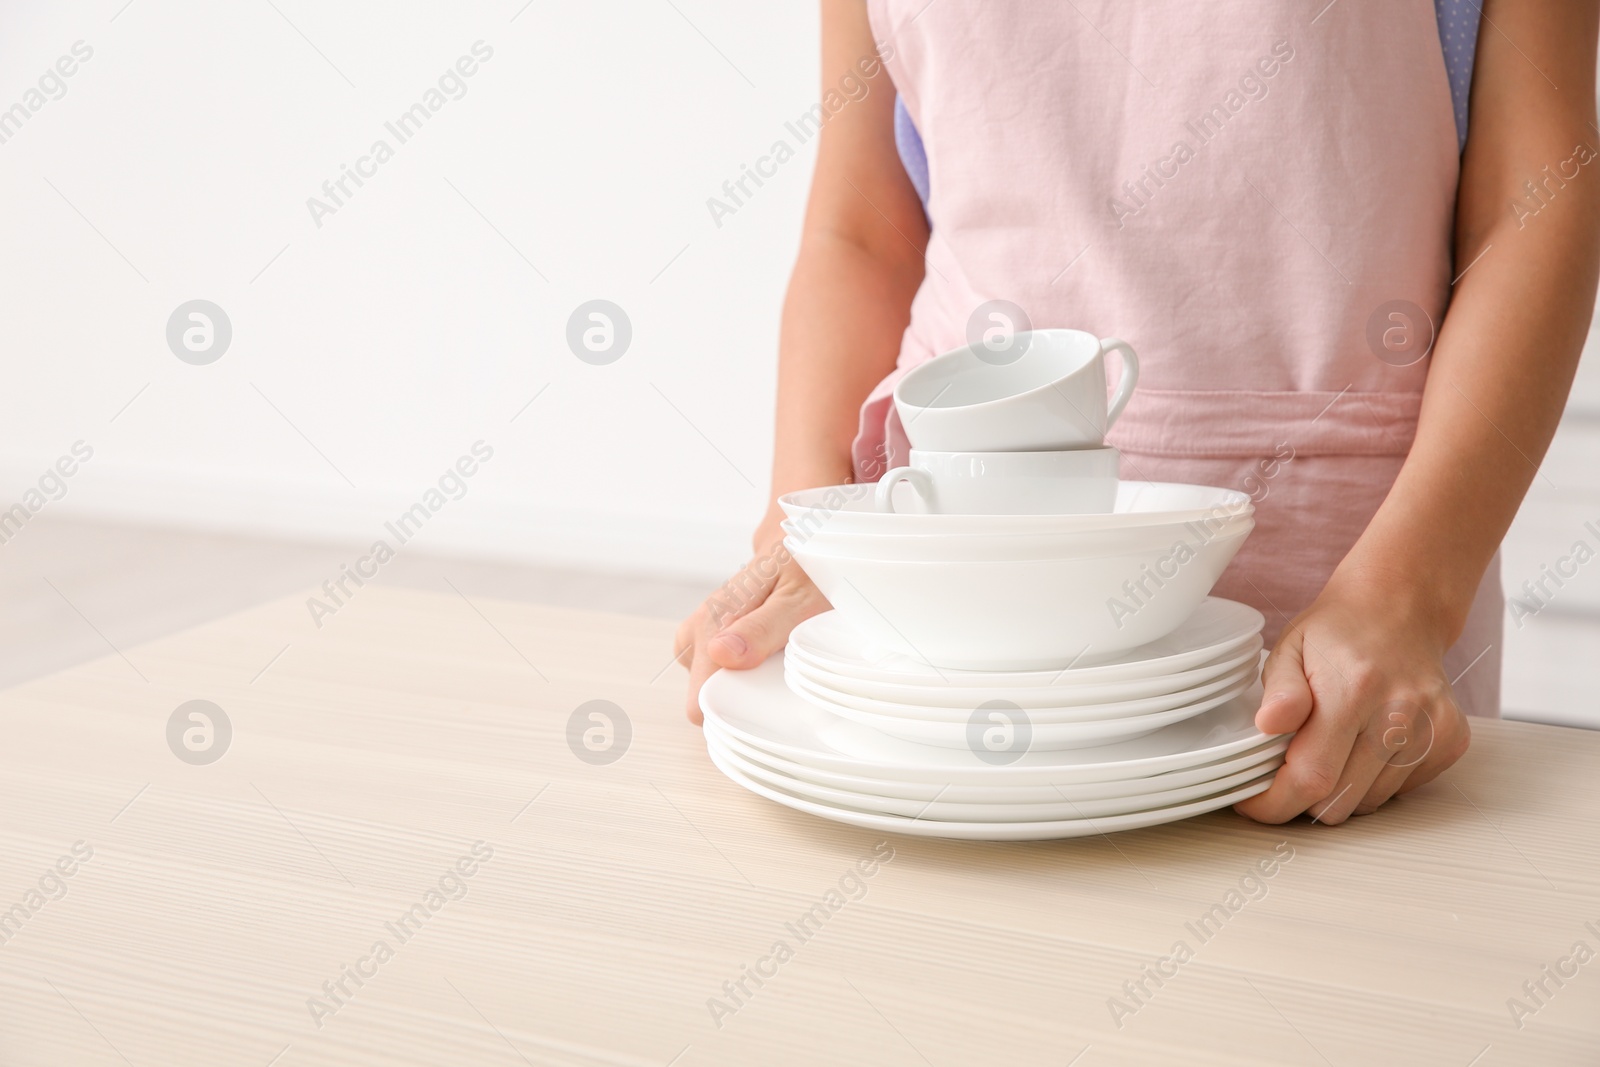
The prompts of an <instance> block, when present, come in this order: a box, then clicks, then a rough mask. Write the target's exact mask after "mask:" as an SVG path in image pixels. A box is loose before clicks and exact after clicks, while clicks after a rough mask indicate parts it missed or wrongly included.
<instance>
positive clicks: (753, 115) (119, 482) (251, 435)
mask: <svg viewBox="0 0 1600 1067" xmlns="http://www.w3.org/2000/svg"><path fill="white" fill-rule="evenodd" d="M125 2H126V0H105V2H97V3H93V4H84V5H76V4H74V5H30V6H29V7H28V8H26V9H22V5H19V4H10V5H7V12H6V14H5V16H4V23H5V26H4V32H3V33H0V70H3V71H5V72H7V73H6V74H5V76H4V78H0V108H4V107H9V106H10V105H11V104H12V103H15V102H18V101H21V100H23V99H24V93H25V91H26V90H27V89H28V88H30V86H33V85H34V84H35V79H36V78H37V77H38V75H39V74H41V73H43V72H44V71H45V70H46V69H47V68H49V67H50V66H51V65H52V64H53V63H54V62H55V61H56V60H57V58H58V57H59V56H62V55H65V54H68V53H69V52H70V50H71V48H72V46H73V44H74V43H75V42H77V41H80V40H81V41H83V42H85V44H86V45H87V46H88V47H90V48H92V49H93V56H92V58H91V59H89V60H88V61H86V62H84V63H82V65H81V66H80V68H79V69H78V70H77V71H76V73H74V74H73V75H72V77H71V78H70V79H66V81H65V84H66V92H65V95H63V96H61V98H60V99H53V100H50V101H49V102H47V103H46V104H44V106H43V107H41V108H40V109H39V110H38V111H37V113H35V114H33V115H32V116H31V117H30V118H28V119H27V120H26V122H25V123H24V124H23V126H22V128H21V129H20V131H18V132H16V133H14V134H13V135H12V136H11V137H10V139H9V140H7V141H6V142H5V143H3V144H0V196H3V197H4V200H5V203H6V211H5V213H4V222H3V227H4V228H3V233H4V238H3V240H4V246H5V253H4V255H3V256H0V321H3V322H4V324H5V342H6V344H5V355H4V360H5V368H6V372H5V383H6V388H5V389H4V390H3V392H0V507H4V506H7V505H9V504H10V503H11V502H12V501H14V500H16V499H17V498H18V497H19V495H20V494H21V493H22V492H23V491H24V490H25V489H26V487H27V486H28V485H29V484H31V483H32V482H33V481H34V480H36V479H37V478H38V476H39V474H40V473H41V472H42V471H43V470H44V468H45V467H46V466H47V465H48V464H50V463H51V462H53V461H54V460H55V459H56V458H57V457H58V456H59V455H61V454H63V453H65V452H66V451H67V450H68V449H69V447H70V446H71V444H72V443H73V442H74V441H75V440H77V439H80V438H81V439H83V440H85V441H87V442H88V443H90V444H91V445H92V446H93V448H94V449H95V454H94V458H93V460H92V461H90V462H89V463H88V464H87V465H86V466H85V467H84V468H83V470H82V471H81V472H80V473H78V474H77V475H75V476H74V477H73V478H72V479H71V480H70V482H69V486H70V489H69V491H68V493H67V495H66V496H65V498H64V499H62V500H61V501H60V502H56V503H52V504H50V505H49V506H50V507H51V508H52V509H58V510H59V512H60V513H66V512H68V511H72V510H76V511H82V512H100V513H106V512H109V513H114V514H119V515H125V516H131V517H135V518H140V519H153V520H158V521H170V522H183V523H194V524H203V525H209V526H218V527H229V528H238V529H244V530H249V531H253V532H283V533H292V534H297V535H314V536H333V537H338V538H341V539H349V540H351V541H353V542H358V543H363V544H364V543H366V542H367V541H369V540H370V539H371V538H373V537H376V536H379V535H381V533H382V522H383V521H384V520H385V519H387V518H389V517H391V516H392V515H393V514H395V513H396V512H398V511H400V510H403V509H404V508H406V507H408V506H409V505H410V504H411V503H413V502H415V501H416V500H417V499H418V497H419V496H420V495H421V494H422V492H423V491H424V490H425V489H426V488H427V487H428V486H429V485H430V484H432V482H433V481H434V479H435V478H437V476H438V475H439V473H441V472H442V471H444V470H445V469H446V468H447V467H448V466H449V465H450V464H451V463H452V462H453V461H454V460H455V458H456V457H457V456H459V455H461V454H462V453H463V452H465V451H466V450H467V449H468V447H469V445H470V444H471V443H472V442H473V441H475V440H478V439H480V438H482V439H484V440H486V441H488V442H489V443H490V444H492V446H493V447H494V448H495V450H496V453H495V458H494V460H493V461H492V462H490V463H489V464H488V465H487V466H486V467H485V468H484V470H483V472H482V473H480V474H479V475H478V476H476V477H475V478H474V479H473V480H472V481H471V482H470V489H469V492H468V493H467V495H466V496H465V497H464V498H463V499H461V500H460V501H458V502H454V503H452V504H451V505H450V506H448V507H447V508H445V509H444V510H443V511H442V512H441V513H440V515H439V516H438V517H437V518H436V519H435V520H433V522H432V523H431V524H430V526H429V528H428V531H427V534H426V539H427V544H428V547H429V548H430V549H435V550H448V549H476V550H488V551H494V552H498V553H505V554H510V555H517V556H523V557H528V558H537V559H545V560H561V561H582V562H589V563H596V564H604V565H607V566H610V567H613V568H616V567H625V568H632V569H648V570H656V571H676V572H680V573H691V574H703V575H708V576H709V575H712V574H716V573H718V572H720V571H722V570H723V568H725V567H727V566H729V565H732V564H734V563H737V562H738V561H739V560H741V559H742V558H743V553H744V551H745V549H746V547H747V539H748V534H749V531H750V529H751V528H752V526H753V524H754V522H755V521H756V519H757V517H758V516H759V514H760V511H761V508H762V503H763V500H764V497H765V490H766V483H767V469H768V465H769V462H770V434H771V430H770V425H771V416H770V409H771V403H772V389H773V364H774V354H775V347H776V332H777V315H778V307H779V304H780V301H781V298H782V293H783V287H784V283H785V281H786V278H787V273H788V268H789V266H790V263H791V261H792V258H793V255H794V248H795V244H796V239H797V231H798V220H799V214H800V210H801V206H802V204H803V199H804V194H805V189H806V185H807V182H808V180H809V175H810V168H811V159H812V152H811V149H812V148H813V147H814V145H813V146H804V147H802V148H801V151H800V155H799V156H798V157H797V158H796V159H794V160H793V161H791V162H789V163H788V164H787V165H786V166H785V167H784V168H783V169H782V170H781V172H780V173H779V174H778V176H777V177H776V178H774V179H772V180H771V181H769V182H768V183H767V184H766V186H765V187H764V188H762V189H761V190H759V194H758V195H756V196H755V197H753V198H752V199H751V200H750V201H749V202H748V204H747V205H746V206H745V207H744V208H743V209H742V210H740V211H739V212H738V213H737V214H736V215H735V216H733V217H730V218H725V219H723V220H722V225H721V227H720V228H719V227H718V226H716V225H714V223H713V220H712V218H711V215H710V213H709V212H708V210H707V207H706V199H707V197H709V196H711V195H713V194H715V193H717V192H718V190H719V189H720V187H721V185H722V183H723V181H724V180H725V179H727V178H729V177H737V176H738V174H739V171H740V166H741V164H743V163H746V162H749V161H751V160H753V159H755V158H756V157H757V156H758V155H760V154H762V153H764V152H765V151H767V149H768V148H769V146H770V145H771V144H772V142H773V141H774V140H775V139H776V138H778V137H780V136H783V135H784V129H783V123H784V121H785V120H786V119H788V118H791V117H793V116H794V115H796V114H799V113H800V112H802V111H803V110H805V109H806V108H807V107H809V106H810V105H811V104H812V102H813V101H814V99H815V95H816V88H815V83H816V74H815V70H814V62H815V61H814V53H815V39H816V25H815V18H816V15H815V4H814V3H811V2H805V3H792V4H784V5H738V4H730V3H725V2H724V3H716V2H713V0H673V3H672V4H668V3H663V2H661V0H614V2H600V3H584V4H559V5H558V4H550V3H546V2H544V0H538V2H535V3H533V4H531V5H529V6H527V8H526V9H525V10H522V11H521V13H520V14H519V9H520V8H522V7H523V3H524V0H508V2H504V3H493V4H482V3H477V4H463V3H453V4H443V3H415V4H400V5H397V4H379V3H377V2H374V0H365V2H360V3H350V2H344V3H339V4H317V3H311V2H308V0H272V3H268V2H267V0H260V2H251V3H229V4H216V3H202V2H199V0H134V2H133V3H132V4H131V5H128V6H126V7H124V6H123V5H124V4H125ZM273 4H276V9H275V8H274V6H273ZM674 5H675V6H674ZM280 12H281V14H280ZM291 23H292V25H291ZM302 34H303V36H302ZM479 40H481V41H483V42H485V44H486V45H487V46H488V47H490V48H492V49H493V57H492V58H491V59H489V60H487V61H486V62H484V63H482V64H481V66H480V67H479V69H478V70H477V72H476V73H475V74H474V75H473V76H472V77H471V78H470V79H466V81H465V85H466V93H465V95H464V96H463V97H462V98H460V99H452V100H450V101H449V102H448V103H446V104H445V105H444V106H443V107H442V108H441V109H440V110H439V111H438V113H437V114H434V115H433V116H432V117H431V118H430V119H429V120H428V122H427V123H426V125H425V127H424V128H423V129H422V130H421V131H420V132H418V133H417V134H416V135H415V137H414V139H412V140H410V141H409V142H407V143H404V144H400V143H399V142H398V141H397V140H396V138H394V137H393V136H392V135H391V134H389V133H388V132H387V131H385V129H384V123H385V122H386V121H388V120H391V119H393V118H395V117H396V116H398V115H399V114H400V113H401V112H402V111H404V110H405V109H406V108H407V107H408V106H410V105H411V104H412V103H415V102H417V101H418V100H419V99H421V98H422V96H423V93H424V91H425V90H427V89H428V88H430V87H431V86H433V85H434V84H435V82H436V80H437V79H438V77H439V75H440V74H441V73H442V72H445V71H446V70H447V69H448V68H450V67H451V65H452V64H453V63H455V61H456V60H457V58H458V57H460V56H463V55H466V54H469V52H470V50H471V47H472V45H473V44H474V42H476V41H479ZM319 52H320V53H321V54H319ZM719 53H720V54H719ZM324 57H325V58H324ZM351 83H353V85H352V84H351ZM379 137H382V138H384V139H385V140H387V141H388V142H389V143H390V145H391V146H392V147H394V157H393V159H392V160H390V161H388V162H387V163H384V164H383V165H381V166H379V167H378V168H377V174H376V175H375V176H373V177H372V178H370V179H369V180H367V183H366V184H365V186H363V187H361V188H360V189H358V190H356V191H355V195H353V196H352V197H351V198H350V199H349V200H348V202H347V204H346V205H345V206H344V207H342V208H340V209H339V210H338V211H337V212H336V214H334V215H331V216H327V217H324V218H323V219H322V220H321V221H322V225H321V226H320V228H319V227H318V226H317V225H316V224H315V223H314V221H313V219H312V217H311V213H310V212H309V210H308V208H307V203H306V202H307V198H308V197H311V196H313V195H319V196H320V195H321V193H320V190H321V186H322V184H323V182H324V181H325V180H327V179H329V178H335V177H338V175H339V172H340V166H341V164H350V165H354V164H355V163H356V161H357V159H358V158H359V157H360V156H362V155H365V154H366V153H367V150H368V148H369V146H370V145H371V144H372V142H373V141H374V140H375V139H376V138H379ZM452 184H453V186H454V188H452ZM52 186H54V188H52ZM351 188H354V187H353V186H352V187H351ZM58 190H59V192H58ZM456 190H459V193H458V192H457V191H456ZM463 197H465V200H467V201H470V206H469V204H468V203H467V202H464V199H463ZM69 202H70V203H69ZM475 208H476V210H474V209H475ZM478 212H481V213H482V216H486V217H487V220H488V221H486V220H485V218H484V217H480V215H479V214H478ZM80 213H81V215H80ZM497 230H498V233H497ZM502 235H503V236H502ZM513 246H514V247H513ZM280 253H281V254H280ZM274 257H276V258H274ZM269 261H270V262H271V266H270V267H268V266H267V264H268V263H269ZM669 263H670V264H671V265H670V266H668V264H669ZM530 264H531V265H530ZM263 268H266V269H265V270H264V271H263ZM541 274H542V275H543V277H541V276H540V275H541ZM258 275H259V276H258ZM658 275H659V276H658ZM596 297H600V298H606V299H609V300H612V301H614V302H616V303H617V304H619V305H621V306H622V307H623V308H624V309H625V311H626V312H627V314H628V315H629V317H630V318H631V320H632V325H633V340H632V344H631V347H630V349H629V350H628V351H627V353H626V354H625V355H624V356H623V357H622V358H621V359H620V360H618V361H617V362H615V363H614V364H612V365H609V366H593V365H589V364H586V363H584V362H581V361H580V360H578V359H577V358H575V357H574V355H573V354H572V353H571V352H570V351H569V350H568V348H567V345H566V341H565V330H566V321H567V318H568V316H569V314H570V313H571V312H572V310H573V309H574V308H575V307H576V306H577V305H578V304H579V303H581V302H583V301H586V300H589V299H592V298H596ZM193 298H204V299H208V300H211V301H214V302H215V303H217V304H218V305H220V306H221V307H222V308H223V309H224V310H225V311H226V313H227V315H228V316H229V318H230V319H231V322H232V326H233V331H234V336H233V340H232V344H231V347H230V349H229V350H228V351H227V352H226V353H225V355H224V356H223V357H222V358H221V359H220V360H218V361H217V362H215V363H213V364H211V365H209V366H190V365H188V364H185V363H182V362H180V361H179V360H178V359H177V358H175V357H174V355H173V354H172V352H171V351H169V350H168V347H167V344H166V339H165V329H166V322H167V319H168V316H169V315H170V314H171V312H172V311H173V310H174V308H175V307H177V305H179V304H180V303H182V302H184V301H187V300H190V299H193ZM546 385H548V388H547V389H546V391H545V392H543V393H542V394H541V395H540V397H539V399H538V400H537V401H536V402H535V403H534V404H533V405H532V406H531V407H530V408H528V409H527V411H526V412H525V413H524V414H523V415H522V416H521V417H520V418H518V419H517V421H516V422H515V423H511V422H510V421H509V420H510V419H511V418H512V416H513V415H514V414H515V413H516V412H517V411H518V410H519V409H520V408H521V407H522V405H523V404H524V403H525V402H526V401H527V400H528V399H529V398H530V397H532V396H534V395H535V393H536V392H538V391H539V390H540V389H541V388H543V387H545V386H546ZM146 386H148V388H146ZM141 389H143V390H144V391H143V392H142V393H140V392H139V391H140V390H141ZM136 394H138V399H137V400H136V401H134V403H133V404H132V405H131V406H129V407H127V409H126V410H125V411H123V413H122V414H121V415H120V416H117V417H116V420H115V422H112V421H111V420H112V418H113V416H116V415H117V412H118V411H119V410H120V409H122V408H123V406H124V405H125V404H127V403H128V401H129V399H130V398H132V397H134V396H135V395H136ZM268 400H270V404H269V403H268ZM272 405H276V406H277V408H279V409H281V412H282V415H280V414H279V413H278V412H277V411H275V410H274V409H273V406H272ZM674 406H675V407H676V409H677V410H675V409H674ZM286 419H287V421H286ZM290 423H292V424H293V426H291V425H290ZM301 434H303V435H304V439H303V438H302V436H301ZM308 441H309V442H310V443H308ZM313 445H314V446H315V447H314V448H313ZM317 450H320V451H321V452H322V453H323V454H325V455H326V457H327V459H326V460H324V459H323V458H321V457H319V455H318V452H317ZM333 468H337V470H338V472H342V474H343V477H341V474H340V473H337V472H336V471H335V470H334V469H333ZM345 478H348V480H349V483H351V484H347V483H346V481H345ZM352 485H353V487H352Z"/></svg>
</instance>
